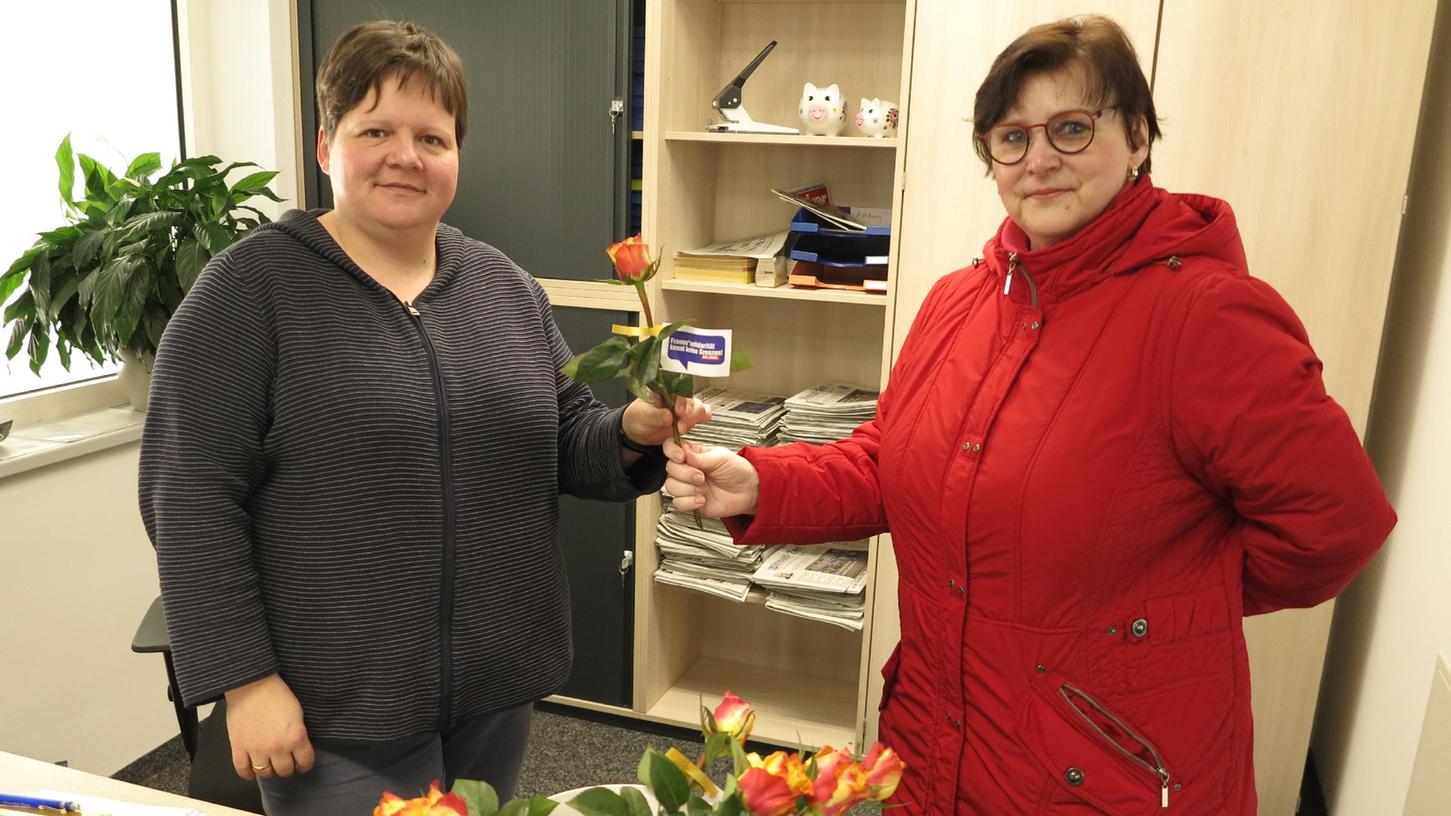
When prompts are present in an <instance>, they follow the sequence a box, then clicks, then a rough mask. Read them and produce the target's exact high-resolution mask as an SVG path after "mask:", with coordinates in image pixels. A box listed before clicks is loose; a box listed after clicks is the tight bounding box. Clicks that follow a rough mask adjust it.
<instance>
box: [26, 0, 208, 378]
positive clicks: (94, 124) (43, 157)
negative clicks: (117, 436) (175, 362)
mask: <svg viewBox="0 0 1451 816" xmlns="http://www.w3.org/2000/svg"><path fill="white" fill-rule="evenodd" d="M5 18H6V19H5V23H6V26H5V28H6V30H7V31H10V32H12V33H14V34H15V35H16V36H12V37H7V38H6V44H5V48H3V49H0V76H4V77H7V78H8V79H7V80H6V83H5V85H6V90H5V98H6V109H7V111H8V112H9V117H8V120H9V125H8V127H7V128H6V135H5V148H6V149H5V159H6V166H7V170H8V172H7V178H6V185H5V195H4V196H0V263H3V264H4V267H3V268H9V266H10V264H11V262H13V261H14V260H15V259H16V258H18V257H20V255H21V253H23V252H24V251H25V250H26V249H28V248H30V246H31V245H32V244H34V243H35V234H36V233H38V232H42V231H45V230H50V229H54V228H55V227H57V226H59V225H60V224H61V222H62V219H63V218H64V216H65V207H64V205H63V204H62V203H61V200H60V192H59V186H58V185H59V173H58V171H57V169H56V165H55V160H54V156H55V149H56V146H57V145H59V144H60V141H61V139H63V138H64V137H65V135H66V134H67V133H70V134H71V144H72V146H73V148H74V149H75V151H76V152H77V153H85V154H87V155H89V156H91V157H92V158H94V159H96V161H98V162H100V163H101V164H103V165H105V166H107V167H109V168H111V169H112V170H113V171H116V172H121V171H124V170H125V169H126V165H127V163H128V162H130V161H131V159H132V158H134V157H135V156H136V155H137V154H140V153H146V152H150V151H156V152H159V153H160V154H161V162H162V166H163V167H166V166H169V165H170V163H171V162H172V161H174V160H175V159H176V158H177V156H178V155H179V154H180V128H179V126H178V114H177V75H176V62H175V57H174V47H175V44H174V38H173V34H172V30H173V29H172V12H171V2H170V0H128V2H125V3H117V2H115V1H114V0H68V1H67V2H60V3H23V4H22V3H17V4H14V5H13V6H10V7H7V8H6V10H5ZM77 183H78V185H79V184H80V183H81V181H80V179H79V178H78V179H77ZM16 294H17V295H18V294H19V292H18V291H17V293H16ZM9 339H10V328H9V327H8V326H6V327H4V331H3V333H0V352H3V350H4V346H5V344H6V342H8V341H9ZM115 370H116V365H115V364H112V363H107V364H106V365H102V366H96V365H95V364H94V363H92V362H91V360H90V358H88V357H86V356H84V355H82V354H76V355H73V357H72V359H71V369H70V371H66V370H65V369H64V368H62V367H61V365H60V361H59V360H57V359H56V355H55V353H54V351H53V350H52V353H51V354H50V356H49V357H48V358H47V360H46V362H45V365H44V367H43V368H42V369H41V372H40V376H39V377H37V376H36V375H35V374H32V373H31V371H30V358H29V356H28V355H27V353H26V351H25V349H24V348H22V349H21V350H20V353H19V354H18V355H16V356H15V358H14V359H12V360H5V359H4V355H3V354H0V398H3V397H7V396H12V395H15V394H22V393H26V392H29V391H35V390H39V389H42V388H49V387H51V386H56V385H62V384H65V383H72V382H77V381H79V380H85V379H90V378H94V377H99V376H104V375H106V374H109V373H112V372H114V371H115Z"/></svg>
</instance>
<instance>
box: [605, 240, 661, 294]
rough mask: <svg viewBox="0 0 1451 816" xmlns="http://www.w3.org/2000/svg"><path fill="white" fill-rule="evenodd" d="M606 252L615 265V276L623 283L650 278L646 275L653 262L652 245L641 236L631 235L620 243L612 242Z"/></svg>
mask: <svg viewBox="0 0 1451 816" xmlns="http://www.w3.org/2000/svg"><path fill="white" fill-rule="evenodd" d="M605 254H607V255H609V256H610V262H611V263H613V264H614V265H615V277H616V278H618V279H619V280H620V282H621V283H635V282H637V281H643V280H649V278H647V277H646V275H647V273H649V271H650V264H651V261H650V245H649V244H647V243H645V242H644V241H642V240H640V236H638V235H631V236H630V237H629V238H626V239H625V240H623V241H621V242H619V243H618V244H610V245H609V247H607V248H606V249H605Z"/></svg>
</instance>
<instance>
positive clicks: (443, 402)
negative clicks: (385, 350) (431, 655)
mask: <svg viewBox="0 0 1451 816" xmlns="http://www.w3.org/2000/svg"><path fill="white" fill-rule="evenodd" d="M402 303H403V308H404V309H407V310H408V316H409V317H411V318H412V319H413V320H412V323H413V325H414V327H415V328H417V329H418V336H419V337H421V338H423V348H424V349H425V350H426V351H427V352H428V367H429V370H430V371H431V372H432V373H433V390H434V393H435V395H436V396H437V399H438V464H439V470H440V471H441V473H440V477H441V479H440V481H441V487H442V490H443V579H442V580H443V597H442V600H441V601H440V605H439V621H440V623H439V626H440V629H441V631H440V633H439V663H440V666H439V669H440V671H439V683H440V692H439V701H438V730H439V731H447V730H448V728H449V726H450V725H451V721H452V719H453V681H452V678H453V643H452V637H451V635H450V630H452V629H453V590H454V586H453V559H454V524H455V522H454V506H453V504H454V501H453V457H452V455H451V454H450V451H449V447H448V398H447V395H446V394H445V393H444V390H443V367H442V366H441V365H439V362H438V350H437V349H435V348H434V346H433V338H432V337H430V336H429V335H428V327H427V326H425V325H424V324H423V313H422V312H420V311H418V308H417V307H416V306H414V305H413V304H412V303H411V302H409V301H406V300H405V301H402Z"/></svg>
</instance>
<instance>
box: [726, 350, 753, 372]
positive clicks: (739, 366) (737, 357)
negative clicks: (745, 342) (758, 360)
mask: <svg viewBox="0 0 1451 816" xmlns="http://www.w3.org/2000/svg"><path fill="white" fill-rule="evenodd" d="M750 367H751V358H750V357H748V356H746V352H745V351H744V350H743V349H742V348H741V347H740V346H732V347H731V373H732V374H734V373H736V372H737V371H745V370H746V369H748V368H750Z"/></svg>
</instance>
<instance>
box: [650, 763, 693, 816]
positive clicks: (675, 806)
mask: <svg viewBox="0 0 1451 816" xmlns="http://www.w3.org/2000/svg"><path fill="white" fill-rule="evenodd" d="M639 773H640V781H641V782H644V783H645V784H646V785H648V786H649V787H650V790H651V791H653V792H654V794H655V801H657V802H659V803H660V806H661V807H662V808H664V809H665V811H666V812H667V813H679V812H680V808H681V807H682V806H684V805H685V803H686V801H687V800H689V799H690V782H689V781H687V780H686V778H685V774H684V773H681V771H680V769H679V768H677V767H675V763H673V762H671V761H670V759H669V758H668V757H666V756H665V755H664V754H662V753H660V752H659V751H656V750H655V749H654V748H647V749H646V750H645V755H644V756H642V757H640V769H639Z"/></svg>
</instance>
